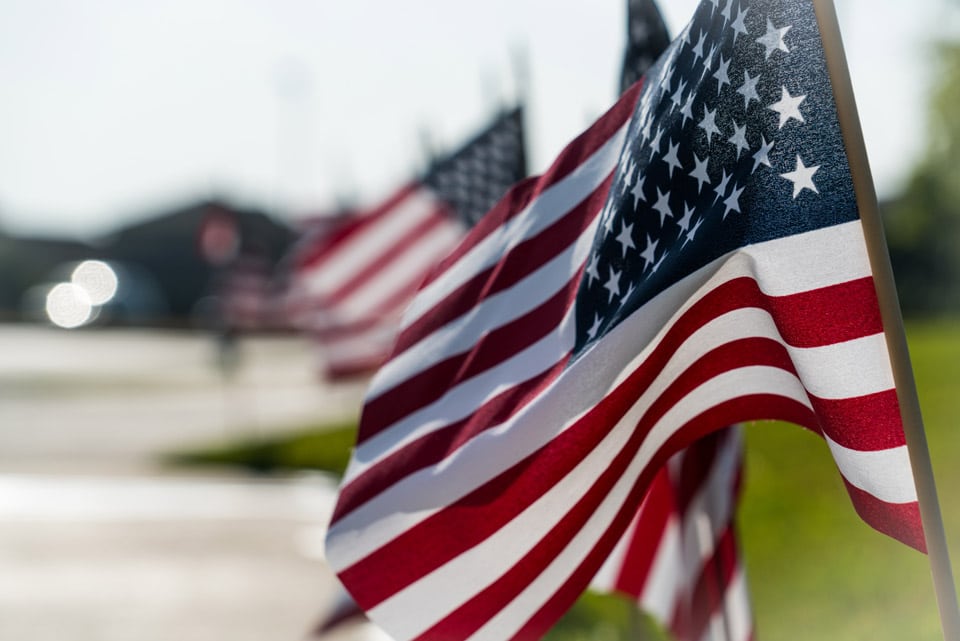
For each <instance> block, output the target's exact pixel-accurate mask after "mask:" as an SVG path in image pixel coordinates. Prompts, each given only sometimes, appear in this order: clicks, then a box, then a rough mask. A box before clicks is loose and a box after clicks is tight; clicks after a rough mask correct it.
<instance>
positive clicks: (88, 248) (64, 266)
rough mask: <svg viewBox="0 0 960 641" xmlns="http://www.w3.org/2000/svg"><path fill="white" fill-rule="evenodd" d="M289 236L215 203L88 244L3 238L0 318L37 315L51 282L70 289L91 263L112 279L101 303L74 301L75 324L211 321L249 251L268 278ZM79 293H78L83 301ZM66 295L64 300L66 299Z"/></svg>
mask: <svg viewBox="0 0 960 641" xmlns="http://www.w3.org/2000/svg"><path fill="white" fill-rule="evenodd" d="M294 236H295V232H294V231H293V230H292V229H291V228H290V227H289V226H288V225H286V224H284V223H282V222H279V221H277V220H275V219H273V218H272V217H270V216H269V215H267V214H266V213H264V212H263V211H260V210H257V209H250V208H239V207H235V206H232V205H229V204H227V203H225V202H222V201H216V200H205V201H200V202H196V203H191V204H187V205H185V206H182V207H178V208H175V209H172V210H166V211H160V212H158V213H156V214H155V215H152V216H149V217H147V218H144V219H143V220H141V221H139V222H136V223H133V224H129V225H126V226H124V227H121V228H119V229H117V230H115V231H113V232H112V233H110V234H108V235H106V236H103V237H100V238H95V239H93V240H91V241H89V242H82V241H77V240H72V239H60V238H26V237H17V236H11V235H4V234H0V320H4V321H37V320H43V319H44V318H45V317H46V316H49V313H48V311H49V310H47V309H46V308H47V307H48V306H49V305H50V304H51V303H50V295H51V292H52V291H53V288H55V287H56V286H57V285H58V284H63V283H66V284H68V286H73V285H70V283H71V282H72V281H71V279H72V280H73V281H76V280H77V278H78V276H77V274H76V270H77V268H78V266H79V265H81V264H83V261H96V263H97V265H98V266H101V265H102V266H107V267H108V268H109V269H108V270H107V272H108V273H107V275H106V276H105V277H102V278H107V279H108V280H109V279H115V280H116V282H115V283H114V285H113V290H112V291H111V294H110V296H109V297H108V299H105V300H103V301H99V302H98V301H97V300H95V298H96V296H95V295H90V296H87V298H91V300H90V301H87V300H78V301H77V305H79V306H80V307H83V306H84V305H87V306H90V307H91V311H90V313H89V314H88V315H87V316H86V317H84V316H83V314H81V316H80V317H81V318H87V321H84V322H80V323H79V324H84V323H85V322H96V323H98V324H113V325H143V326H181V327H183V326H191V325H196V324H198V323H200V324H203V323H217V322H220V319H219V318H218V315H219V314H221V313H222V309H223V307H224V306H223V304H222V303H221V301H218V299H217V297H218V296H222V295H224V294H225V290H224V283H228V282H231V278H230V274H231V272H232V270H234V269H235V268H236V267H237V266H238V265H243V266H244V267H243V269H245V270H248V269H249V265H250V264H251V257H253V259H254V260H255V262H256V264H257V265H258V266H259V268H260V269H261V271H262V272H263V273H262V278H263V279H264V283H267V282H269V280H270V279H271V278H272V272H273V269H274V268H275V266H276V265H277V263H278V262H279V260H280V259H281V257H282V256H283V255H284V254H285V253H286V251H287V250H288V248H289V247H290V245H291V243H292V242H293V240H294ZM102 266H101V267H100V269H103V267H102ZM86 267H89V265H86V266H85V268H86ZM87 271H88V272H90V270H89V269H88V270H87ZM109 272H112V275H111V274H110V273H109ZM91 273H92V272H91ZM102 278H101V279H102ZM78 287H79V286H78ZM82 289H83V288H82V287H79V288H78V289H76V292H77V294H76V295H77V296H78V297H79V298H80V299H83V298H84V296H85V293H84V292H83V291H82ZM262 291H263V295H264V296H268V295H270V292H269V288H268V287H267V286H266V285H264V287H263V289H262ZM64 292H65V290H61V291H59V294H60V295H61V298H62V296H63V295H67V296H69V292H67V293H66V294H65V293H64ZM67 303H69V301H67ZM81 311H82V310H81ZM78 313H80V312H78Z"/></svg>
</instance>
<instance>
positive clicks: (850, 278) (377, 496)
mask: <svg viewBox="0 0 960 641" xmlns="http://www.w3.org/2000/svg"><path fill="white" fill-rule="evenodd" d="M766 418H773V419H780V420H786V421H790V422H793V423H797V424H799V425H803V426H805V427H807V428H809V429H811V430H813V431H815V432H816V433H818V434H820V435H821V436H822V437H823V438H824V439H825V440H826V443H827V445H828V446H829V449H830V451H831V453H832V454H833V457H834V460H835V462H836V464H837V466H838V468H839V470H840V473H841V475H842V477H843V480H844V482H845V483H846V486H847V488H848V491H849V494H850V496H851V499H852V501H853V504H854V507H855V508H856V509H857V511H858V512H859V513H860V515H861V516H862V518H863V519H864V520H865V521H866V522H868V523H869V524H871V525H872V526H874V527H875V528H877V529H878V530H880V531H883V532H886V533H888V534H890V535H892V536H894V537H896V538H898V539H900V540H902V541H904V542H905V543H907V544H909V545H912V546H914V547H917V548H919V549H923V547H924V544H923V540H922V528H921V525H920V518H919V509H918V504H917V498H916V491H915V488H914V484H913V479H912V476H911V469H910V463H909V459H908V453H907V450H906V445H905V439H904V434H903V428H902V424H901V420H900V415H899V408H898V403H897V399H896V390H895V388H894V383H893V377H892V373H891V367H890V362H889V356H888V353H887V348H886V343H885V340H884V333H883V327H882V323H881V320H880V313H879V309H878V304H877V298H876V292H875V287H874V281H873V274H872V271H871V268H870V264H869V260H868V258H867V253H866V248H865V242H864V235H863V228H862V226H861V221H860V219H859V214H858V210H857V204H856V201H855V197H854V194H853V190H852V186H851V176H850V169H849V166H848V163H847V158H846V152H845V150H844V147H843V143H842V138H841V135H840V130H839V125H838V122H837V114H836V108H835V105H834V101H833V95H832V90H831V83H830V79H829V77H828V74H827V69H826V65H825V61H824V54H823V48H822V44H821V41H820V36H819V32H818V27H817V22H816V18H815V16H814V13H813V8H812V5H811V3H810V1H809V0H756V1H748V0H706V1H704V2H702V3H701V4H700V5H699V7H698V8H697V10H696V12H695V15H694V17H693V20H692V21H691V23H690V24H689V26H688V27H687V28H686V29H685V30H684V31H683V33H682V34H681V36H680V37H679V38H678V39H677V40H675V41H674V42H673V43H672V44H671V46H670V48H669V49H668V50H667V51H666V52H665V53H664V55H663V56H662V57H661V58H660V59H659V61H658V62H657V64H656V65H654V67H652V68H651V69H650V70H649V71H648V73H647V75H646V77H645V80H644V81H643V82H642V83H638V84H637V85H635V86H634V87H633V88H631V89H630V90H629V91H627V92H626V93H625V94H624V95H623V96H622V97H621V99H620V100H619V101H618V102H617V103H616V104H615V105H614V106H613V107H612V108H611V109H610V111H608V112H607V113H606V114H605V115H604V116H602V117H601V118H600V119H599V120H598V121H597V122H596V123H595V124H594V125H593V126H591V127H590V128H589V129H588V130H587V131H586V132H585V133H584V134H582V135H581V136H580V137H578V138H577V139H575V140H574V141H573V142H572V143H571V144H570V145H569V146H568V147H567V148H566V149H565V150H564V151H563V152H562V153H561V154H560V156H559V157H558V158H557V160H556V161H555V162H554V164H553V165H552V166H551V168H550V169H549V170H548V171H547V172H546V173H545V174H544V175H543V176H542V177H540V178H539V179H536V180H532V179H531V180H528V181H525V182H523V183H520V184H519V185H517V186H516V187H515V188H514V189H512V190H511V191H510V192H509V193H508V194H507V196H506V197H505V198H504V199H503V200H501V201H500V202H499V203H498V204H497V205H496V206H495V207H494V208H493V209H492V210H491V212H490V213H489V214H488V215H487V216H485V217H484V218H483V219H481V221H480V222H479V223H478V224H477V225H476V226H475V227H474V228H473V230H472V231H471V233H469V234H468V235H467V236H466V238H465V239H464V241H463V242H462V243H461V244H460V245H459V246H458V247H457V248H456V249H455V250H454V251H453V252H452V253H451V254H450V255H449V256H448V257H447V258H445V259H444V260H443V261H441V263H440V265H439V266H438V267H437V269H436V270H434V271H433V272H432V273H431V274H430V275H429V276H428V277H427V279H426V280H425V282H424V284H423V286H422V288H421V289H420V291H419V293H418V294H417V296H416V298H415V299H414V300H413V301H412V303H411V305H410V306H409V307H408V309H407V312H406V313H405V315H404V319H403V324H402V328H401V331H400V334H399V336H398V338H397V342H396V345H395V348H394V352H393V354H392V356H391V357H390V359H389V360H388V361H387V362H386V363H385V364H384V366H383V367H382V368H381V369H380V370H379V371H378V373H377V375H376V376H375V377H374V379H373V381H372V382H371V385H370V387H369V390H368V392H367V396H366V400H365V406H364V410H363V415H362V418H361V424H360V431H359V435H358V442H357V447H356V449H355V451H354V454H353V457H352V459H351V463H350V466H349V467H348V470H347V473H346V475H345V478H344V480H343V483H342V485H341V488H340V494H339V497H338V502H337V506H336V508H335V510H334V514H333V517H332V520H331V525H330V529H329V531H328V535H327V558H328V560H329V562H330V563H331V565H332V566H333V568H334V569H335V570H336V572H337V573H338V575H339V576H340V579H341V580H342V581H343V583H344V584H345V585H346V586H347V588H348V589H349V590H350V592H351V593H352V594H353V596H354V597H355V598H356V600H357V601H358V603H359V604H360V605H361V606H362V607H363V608H364V609H365V610H366V611H367V613H368V615H369V616H370V617H371V618H372V619H373V620H374V621H375V622H376V623H378V624H379V625H381V626H382V627H383V628H384V629H385V630H386V631H387V632H388V633H389V634H391V635H392V636H394V637H395V638H397V639H426V638H444V639H460V638H467V637H469V638H471V639H512V638H515V639H528V638H538V637H539V636H540V635H542V634H543V633H544V632H545V631H546V630H547V629H549V628H550V626H551V625H552V624H553V623H554V622H555V621H556V620H557V619H558V618H559V617H560V616H561V615H562V614H563V612H565V611H566V610H567V609H568V608H569V606H570V605H571V604H572V603H573V601H574V600H575V599H576V598H577V596H578V595H579V594H580V593H581V592H582V591H583V590H584V589H585V588H586V587H587V586H588V584H589V583H590V581H591V579H592V578H593V577H594V576H595V575H596V573H597V571H598V570H599V569H600V567H601V565H602V564H603V562H604V561H605V559H607V558H608V557H609V555H610V553H611V551H612V549H613V548H614V546H615V545H616V543H617V541H618V540H619V539H620V538H621V537H622V536H623V534H624V532H625V530H626V528H627V527H628V526H629V524H630V522H631V521H632V519H633V517H634V515H635V514H636V512H637V510H638V509H639V506H640V503H641V500H642V498H643V496H644V494H645V493H646V490H647V488H648V487H649V486H650V484H651V482H652V481H653V479H654V477H655V475H656V471H657V470H658V469H659V468H660V467H661V466H662V464H663V463H665V462H666V460H667V459H668V458H669V457H670V456H671V455H672V454H674V453H675V452H677V451H679V450H680V449H682V448H683V447H686V446H688V445H690V444H691V443H692V442H694V441H695V440H696V439H697V438H699V437H701V436H704V435H706V434H708V433H710V432H713V431H715V430H717V429H719V428H721V427H725V426H727V425H730V424H733V423H736V422H740V421H747V420H754V419H766Z"/></svg>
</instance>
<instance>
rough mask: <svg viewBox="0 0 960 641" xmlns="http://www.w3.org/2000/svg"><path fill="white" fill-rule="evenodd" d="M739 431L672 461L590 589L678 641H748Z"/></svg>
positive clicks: (723, 434)
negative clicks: (623, 603)
mask: <svg viewBox="0 0 960 641" xmlns="http://www.w3.org/2000/svg"><path fill="white" fill-rule="evenodd" d="M742 480H743V429H742V427H740V426H734V427H730V428H727V429H725V430H721V431H718V432H714V433H712V434H710V435H708V436H706V437H704V438H702V439H700V440H698V441H697V442H696V443H694V444H693V445H691V446H690V447H688V448H687V449H685V450H681V451H680V452H678V453H677V454H674V455H673V456H672V457H671V458H670V459H669V460H668V461H667V464H666V465H665V466H664V467H662V468H661V469H660V471H659V472H658V473H657V476H656V477H655V478H654V480H653V482H652V484H651V486H650V490H649V491H648V492H647V495H646V497H644V499H643V503H642V504H641V505H640V511H639V512H638V513H637V515H636V516H635V517H634V520H633V522H632V523H631V524H630V526H629V527H628V528H627V532H626V534H625V535H624V537H623V538H622V539H621V540H620V542H619V543H618V544H617V546H616V547H615V548H614V549H613V552H612V553H611V554H610V557H609V558H608V559H607V560H606V562H605V563H604V564H603V567H602V568H601V569H600V572H599V573H598V574H597V576H595V577H594V579H593V581H591V583H590V587H591V588H592V589H594V590H597V591H601V592H617V593H620V594H623V595H625V596H627V597H629V598H631V599H634V600H636V601H637V603H638V605H639V607H640V608H641V609H642V610H644V611H646V612H648V613H649V614H650V615H652V616H653V617H654V618H655V619H656V620H657V621H659V622H660V623H661V624H662V625H663V626H664V628H665V629H667V630H669V631H670V633H671V634H672V635H673V636H674V638H675V639H677V641H701V640H702V639H707V640H709V641H749V640H750V639H752V638H753V618H752V614H751V606H750V596H749V592H748V590H747V581H746V573H745V570H744V568H743V566H742V563H741V560H740V554H739V549H738V544H737V537H736V528H735V524H734V516H735V512H736V507H737V504H738V503H739V499H740V494H741V488H742Z"/></svg>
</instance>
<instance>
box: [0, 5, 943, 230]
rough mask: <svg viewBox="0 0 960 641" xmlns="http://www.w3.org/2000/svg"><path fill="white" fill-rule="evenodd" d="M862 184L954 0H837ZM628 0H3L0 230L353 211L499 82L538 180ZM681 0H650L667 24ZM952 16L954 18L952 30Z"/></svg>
mask: <svg viewBox="0 0 960 641" xmlns="http://www.w3.org/2000/svg"><path fill="white" fill-rule="evenodd" d="M835 1H836V3H837V5H838V13H839V15H840V21H841V29H842V30H843V36H844V40H845V45H846V48H847V55H848V58H849V63H850V68H851V75H852V77H853V83H854V89H855V91H856V93H857V100H858V104H859V108H860V114H861V119H862V123H863V127H864V135H865V138H866V142H867V149H868V153H869V155H870V158H871V163H872V168H873V173H874V177H875V180H876V183H877V187H878V191H879V192H880V194H881V196H883V195H885V194H891V193H894V192H895V191H896V189H897V188H898V186H899V185H900V184H901V182H902V180H903V179H904V177H905V174H906V172H907V171H908V169H909V166H910V162H911V161H912V160H913V159H914V158H915V157H916V155H917V154H918V153H919V151H920V150H921V149H922V147H923V143H924V135H925V133H924V124H923V119H924V116H925V108H926V107H925V103H924V98H925V95H926V92H927V90H928V84H929V82H930V78H931V73H930V72H931V64H930V63H931V56H930V53H931V51H932V49H931V47H930V45H929V40H930V37H931V35H933V34H935V33H942V32H943V29H944V27H943V26H942V25H943V24H945V23H946V22H948V21H947V20H946V18H947V17H948V14H949V16H950V17H952V18H954V19H955V18H956V13H957V11H956V7H957V3H956V2H953V7H954V9H953V10H948V9H947V8H946V7H947V5H948V4H950V3H951V2H952V0H912V1H911V2H903V1H902V0H835ZM625 4H626V3H625V0H591V1H590V2H584V1H582V0H484V1H483V2H469V3H466V2H449V1H443V0H406V1H405V2H389V1H387V0H379V1H377V0H352V1H349V2H343V1H333V0H326V1H317V0H245V1H244V2H238V1H236V0H172V1H165V2H148V1H147V0H86V1H84V2H75V1H74V0H0V7H2V13H0V16H2V18H0V225H2V226H3V227H4V228H8V229H11V230H15V231H18V232H40V233H65V234H72V235H81V236H88V235H94V234H99V233H104V232H108V231H110V230H111V229H112V228H113V227H115V226H117V225H119V224H121V223H122V222H125V221H128V220H130V219H136V218H140V217H143V216H145V215H149V214H151V213H154V212H157V211H160V210H161V209H163V208H164V207H167V206H173V205H176V204H179V203H184V202H187V201H189V200H190V199H193V198H199V197H206V196H213V195H225V196H227V197H230V198H233V199H235V200H238V201H240V202H246V203H250V204H261V205H264V206H269V207H271V208H273V209H274V210H275V211H278V212H281V213H283V215H285V216H288V217H290V218H296V217H297V216H300V215H304V214H308V213H315V212H317V211H321V210H324V209H330V208H332V207H333V206H334V203H335V202H337V200H338V199H342V198H353V199H354V200H356V201H358V202H359V203H361V204H362V203H369V202H373V201H375V200H376V199H378V198H380V197H383V196H385V195H386V194H387V193H389V191H390V190H392V189H394V188H395V187H397V186H399V184H400V183H401V182H403V181H406V180H407V179H409V178H410V177H411V176H412V175H413V174H414V172H415V171H417V170H418V169H420V168H421V167H422V166H423V164H424V162H425V157H426V155H425V150H424V139H426V140H429V141H430V144H431V145H432V146H433V147H435V148H438V149H446V148H449V147H451V146H453V145H456V144H457V143H458V142H459V141H461V140H462V139H463V138H465V137H466V136H468V135H469V134H470V132H471V131H472V130H473V129H475V128H477V127H479V126H480V125H481V124H482V123H483V122H484V121H485V120H486V119H487V118H488V117H489V115H490V114H491V113H492V111H493V109H494V108H495V106H496V105H497V104H498V102H497V101H498V98H497V96H498V95H499V96H503V97H505V98H506V99H508V100H509V99H510V98H511V97H512V96H513V95H514V77H515V76H514V73H513V69H514V67H515V65H514V64H513V61H514V60H515V59H517V58H520V57H523V56H519V55H516V54H517V52H523V53H525V58H526V61H527V65H526V66H527V68H528V73H529V79H530V82H529V95H530V100H529V101H528V112H527V116H528V120H527V122H528V125H529V129H528V131H529V134H530V135H529V141H530V143H531V146H532V149H531V160H532V163H531V164H532V169H533V170H534V171H538V172H539V171H542V170H543V169H544V168H545V167H546V166H547V165H548V164H549V162H550V160H551V159H552V157H553V156H554V155H555V154H556V153H557V152H558V151H559V150H560V149H561V148H562V147H563V145H564V144H566V142H567V141H568V140H569V139H570V138H572V137H573V136H574V135H576V134H577V133H578V132H579V131H580V130H581V129H582V128H583V127H584V126H586V124H587V123H588V122H589V120H590V119H592V118H593V117H595V116H597V115H599V114H600V113H601V112H602V110H604V109H605V108H606V107H607V106H609V104H610V103H612V101H613V100H614V98H615V97H616V96H615V87H616V84H617V75H618V67H619V64H620V56H621V53H622V49H623V46H624V38H625V26H624V16H625ZM695 5H696V2H695V0H661V1H660V6H661V9H662V11H663V12H664V14H665V16H666V18H667V21H668V23H669V26H670V27H671V31H672V32H673V33H676V32H677V31H679V29H680V28H681V27H682V26H683V25H684V24H685V23H686V21H687V19H688V18H689V17H690V15H691V13H692V11H693V8H694V7H695ZM955 24H956V23H955V22H954V25H955Z"/></svg>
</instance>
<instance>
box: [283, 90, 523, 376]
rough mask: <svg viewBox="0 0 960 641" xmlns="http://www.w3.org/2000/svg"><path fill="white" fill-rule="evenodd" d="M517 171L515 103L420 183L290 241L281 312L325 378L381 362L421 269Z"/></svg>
mask: <svg viewBox="0 0 960 641" xmlns="http://www.w3.org/2000/svg"><path fill="white" fill-rule="evenodd" d="M525 175H526V161H525V152H524V143H523V113H522V109H521V108H520V107H517V108H515V109H511V110H505V111H504V112H503V113H501V114H499V115H498V116H497V118H496V119H495V120H494V121H493V123H492V124H490V125H489V126H488V127H487V128H485V129H484V130H483V131H482V132H480V133H479V134H478V135H476V136H475V137H474V138H473V139H472V140H470V141H469V142H468V143H466V144H465V145H464V146H463V147H461V148H460V149H458V150H457V151H455V152H454V153H452V154H450V155H449V156H447V157H445V158H443V159H440V160H438V161H437V162H435V163H434V165H433V166H432V167H431V169H430V171H429V172H428V173H427V174H426V176H425V177H424V178H423V179H421V180H418V181H416V182H413V183H411V184H409V185H406V186H404V187H403V188H401V189H400V190H399V191H397V192H396V193H394V194H393V195H392V196H391V197H389V198H388V199H387V200H386V201H384V202H382V203H381V204H380V205H378V206H376V207H373V208H371V209H369V210H366V211H360V212H356V213H355V214H353V215H351V216H347V217H343V218H342V219H341V220H340V221H338V222H337V223H336V224H333V225H330V226H329V227H328V228H327V229H325V230H323V233H317V234H314V236H313V237H312V240H311V241H310V242H307V243H299V244H298V246H297V248H296V254H295V256H294V257H293V258H291V259H290V260H289V261H288V263H290V264H289V268H290V269H291V270H292V273H291V276H290V277H289V285H288V290H287V293H286V296H285V298H286V300H287V303H286V308H287V312H286V313H287V316H288V317H289V318H290V319H291V324H292V325H293V326H294V327H296V328H299V329H301V330H303V331H304V332H306V333H309V334H310V335H311V336H313V337H315V338H316V340H317V341H318V344H319V347H320V349H321V352H322V357H323V361H324V363H325V367H326V370H327V374H328V376H329V377H331V378H345V377H349V376H353V375H358V374H369V373H370V372H372V371H373V370H375V369H376V367H377V366H378V365H379V364H381V363H382V362H383V360H384V359H385V358H386V357H387V355H388V354H389V352H390V347H391V345H392V344H393V339H394V337H395V335H396V331H397V328H398V326H399V323H400V315H401V313H402V311H403V308H404V307H405V306H406V304H407V303H408V302H409V301H410V299H411V298H412V297H413V295H414V293H415V292H416V290H417V286H418V285H419V284H420V281H421V280H422V279H423V277H424V275H425V274H426V273H427V271H428V270H429V269H430V268H431V267H432V266H433V265H434V263H436V262H437V261H438V260H439V259H440V258H441V257H443V256H444V255H446V253H447V252H449V251H450V250H451V249H452V248H453V247H454V246H455V245H456V244H457V242H458V241H459V240H460V238H461V237H462V236H463V234H464V232H465V230H466V228H468V227H469V226H470V225H472V224H473V222H474V221H475V220H476V219H477V218H479V217H480V216H481V215H482V214H483V213H484V212H486V211H487V210H488V209H489V208H490V207H491V206H492V205H493V203H495V202H496V201H497V200H498V199H499V198H500V197H501V196H503V194H504V193H505V192H506V191H507V189H508V188H509V187H510V186H511V185H512V184H513V183H515V182H517V181H518V180H520V179H521V178H523V177H524V176H525Z"/></svg>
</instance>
